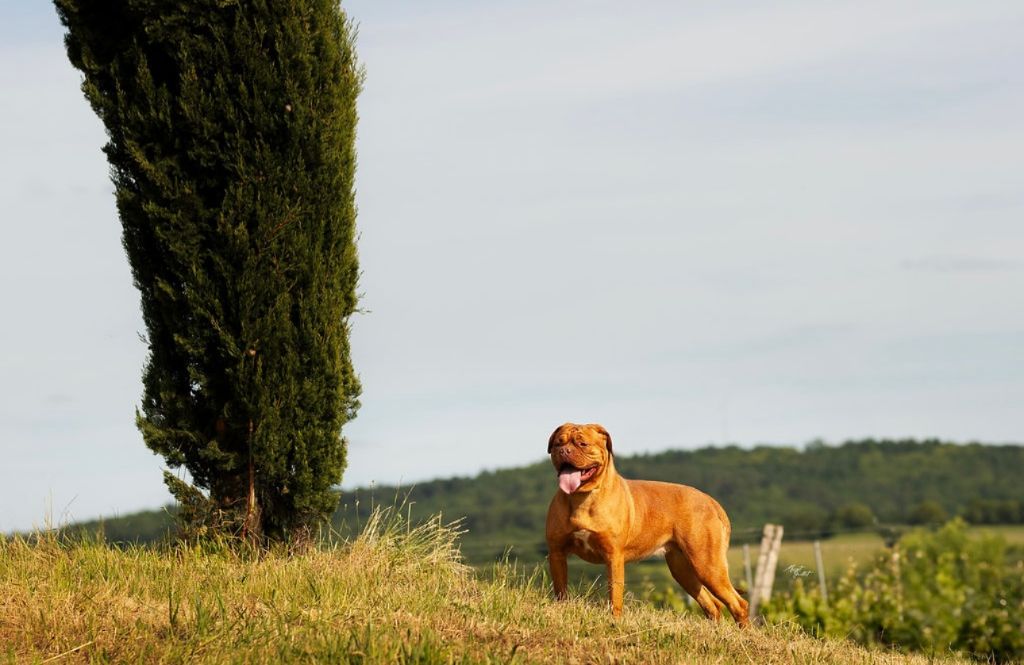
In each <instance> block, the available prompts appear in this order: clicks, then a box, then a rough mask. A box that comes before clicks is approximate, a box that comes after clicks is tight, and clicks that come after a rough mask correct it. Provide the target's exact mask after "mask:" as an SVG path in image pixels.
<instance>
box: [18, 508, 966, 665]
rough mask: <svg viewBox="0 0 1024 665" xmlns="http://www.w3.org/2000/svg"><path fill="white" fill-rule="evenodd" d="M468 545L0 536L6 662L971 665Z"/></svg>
mask: <svg viewBox="0 0 1024 665" xmlns="http://www.w3.org/2000/svg"><path fill="white" fill-rule="evenodd" d="M455 537H456V534H455V530H454V529H452V528H449V527H445V526H443V525H441V524H440V523H439V522H436V521H435V522H431V523H426V524H425V525H422V526H420V527H417V528H411V527H410V526H409V525H408V524H405V523H403V522H402V520H400V519H394V518H392V519H387V518H386V517H382V516H381V515H380V514H379V513H378V514H377V515H374V516H371V517H370V518H369V519H368V520H367V522H366V523H365V524H364V527H363V530H362V532H361V533H360V534H359V535H358V536H357V537H355V538H354V539H352V540H351V541H349V542H346V543H340V544H335V545H332V546H327V547H324V548H322V549H317V550H312V551H309V552H305V553H299V554H289V553H287V552H272V553H269V554H267V553H262V554H256V553H250V554H246V553H238V552H235V551H232V550H231V549H230V548H226V547H218V546H217V545H216V544H207V545H204V546H202V547H197V546H187V545H184V544H179V545H175V546H167V545H165V546H158V547H147V548H140V547H126V548H111V547H108V546H106V545H104V544H102V543H95V542H92V543H90V542H88V541H84V542H83V541H73V540H66V539H62V538H59V537H55V536H52V535H51V536H42V537H36V538H33V539H31V540H29V541H26V540H25V539H21V538H3V537H0V660H6V661H9V662H51V661H53V660H57V659H60V660H61V662H168V663H178V662H195V661H200V660H201V661H202V662H206V663H229V662H230V663H234V662H247V663H278V662H296V661H300V662H339V663H422V664H428V663H512V662H517V663H527V662H537V663H574V662H575V663H589V662H608V663H615V662H621V663H678V662H701V663H769V662H772V663H797V662H799V663H808V664H816V663H835V664H839V665H843V664H846V663H858V664H860V663H911V664H916V663H921V664H923V663H936V662H940V663H941V662H949V663H959V662H968V661H960V660H956V659H954V658H945V657H942V656H938V657H936V656H927V657H924V656H904V655H900V654H897V653H894V652H886V651H871V650H866V649H864V648H861V647H858V646H855V645H853V644H851V643H849V642H846V641H842V640H835V639H814V638H811V637H808V636H806V635H804V634H803V633H801V632H799V631H798V630H797V629H796V628H794V627H792V626H788V625H777V626H769V627H767V628H762V629H754V630H748V631H741V630H739V629H737V628H736V627H735V625H734V624H732V623H731V622H729V621H725V622H722V623H719V624H712V623H710V622H707V621H704V620H703V619H699V618H696V617H693V616H691V615H681V614H678V613H674V612H670V611H665V610H657V609H654V608H652V607H650V606H649V605H645V604H642V603H639V602H636V601H633V600H631V601H629V602H628V604H627V607H626V612H625V615H624V616H623V618H622V619H621V620H613V619H612V618H611V616H610V613H609V611H608V608H607V606H606V603H605V601H604V593H603V590H597V591H596V592H595V593H588V591H587V590H586V589H582V590H580V589H577V590H576V591H577V595H578V596H580V595H581V596H582V597H577V599H575V600H573V601H570V602H565V603H556V602H554V601H552V600H551V599H550V597H549V594H548V593H547V591H546V590H545V589H543V588H542V587H543V586H544V585H543V584H542V582H543V580H541V579H539V578H537V577H527V576H524V575H523V574H522V573H521V572H520V571H521V570H522V569H516V568H512V567H508V566H497V567H495V568H494V570H493V571H492V574H491V575H490V576H489V577H488V578H487V579H482V578H480V577H478V576H477V575H476V574H475V573H474V572H473V570H472V569H470V568H468V567H467V566H465V565H464V564H463V563H462V562H461V561H460V558H459V556H458V551H457V548H456V541H455Z"/></svg>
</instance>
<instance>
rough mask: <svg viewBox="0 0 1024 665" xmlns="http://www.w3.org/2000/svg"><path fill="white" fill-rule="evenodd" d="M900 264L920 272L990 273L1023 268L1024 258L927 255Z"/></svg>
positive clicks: (907, 268)
mask: <svg viewBox="0 0 1024 665" xmlns="http://www.w3.org/2000/svg"><path fill="white" fill-rule="evenodd" d="M901 266H902V267H903V268H904V269H906V270H915V271H920V272H936V273H992V272H1007V271H1015V270H1021V269H1024V260H1021V259H992V258H983V257H977V256H928V257H924V258H920V259H908V260H906V261H904V262H903V263H902V264H901Z"/></svg>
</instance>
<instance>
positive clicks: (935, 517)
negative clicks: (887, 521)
mask: <svg viewBox="0 0 1024 665" xmlns="http://www.w3.org/2000/svg"><path fill="white" fill-rule="evenodd" d="M948 517H949V516H948V515H946V509H945V508H943V507H942V504H941V503H939V502H938V501H922V502H921V503H919V504H917V506H915V507H914V509H913V510H912V511H910V516H909V517H907V522H908V523H910V524H922V525H929V524H932V525H934V524H942V523H943V522H945V521H946V520H947V519H948Z"/></svg>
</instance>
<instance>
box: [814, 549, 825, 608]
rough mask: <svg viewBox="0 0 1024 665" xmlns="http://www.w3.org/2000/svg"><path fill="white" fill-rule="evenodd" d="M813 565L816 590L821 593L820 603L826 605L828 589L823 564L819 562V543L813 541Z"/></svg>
mask: <svg viewBox="0 0 1024 665" xmlns="http://www.w3.org/2000/svg"><path fill="white" fill-rule="evenodd" d="M814 564H815V565H816V566H817V567H818V590H819V591H820V592H821V602H823V603H825V604H826V605H828V587H827V586H826V584H825V564H824V563H822V560H821V541H820V540H816V541H814Z"/></svg>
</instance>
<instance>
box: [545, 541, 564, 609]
mask: <svg viewBox="0 0 1024 665" xmlns="http://www.w3.org/2000/svg"><path fill="white" fill-rule="evenodd" d="M548 566H550V567H551V583H552V584H553V585H554V587H555V598H556V599H558V600H565V599H566V598H567V597H568V595H569V593H568V589H569V563H568V562H567V561H566V556H565V550H562V549H556V548H553V547H552V548H550V550H549V552H548Z"/></svg>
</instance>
